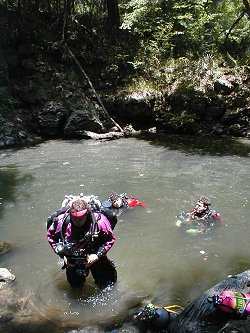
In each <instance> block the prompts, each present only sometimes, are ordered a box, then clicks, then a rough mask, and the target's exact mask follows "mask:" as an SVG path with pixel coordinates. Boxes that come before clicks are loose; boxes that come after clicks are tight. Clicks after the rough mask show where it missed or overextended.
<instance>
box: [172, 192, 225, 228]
mask: <svg viewBox="0 0 250 333" xmlns="http://www.w3.org/2000/svg"><path fill="white" fill-rule="evenodd" d="M210 205H211V203H210V202H209V200H208V198H207V197H205V196H201V197H200V198H199V199H198V200H197V203H196V205H195V207H194V208H193V209H192V210H191V211H190V212H187V213H186V212H181V214H180V215H179V216H178V217H177V218H178V219H177V222H176V226H177V227H185V230H186V232H188V233H194V234H195V233H202V234H205V233H208V232H210V231H211V230H212V229H213V227H215V226H218V225H220V224H221V223H222V222H223V221H222V218H221V217H220V214H219V213H217V212H216V211H215V210H211V209H210V208H209V206H210Z"/></svg>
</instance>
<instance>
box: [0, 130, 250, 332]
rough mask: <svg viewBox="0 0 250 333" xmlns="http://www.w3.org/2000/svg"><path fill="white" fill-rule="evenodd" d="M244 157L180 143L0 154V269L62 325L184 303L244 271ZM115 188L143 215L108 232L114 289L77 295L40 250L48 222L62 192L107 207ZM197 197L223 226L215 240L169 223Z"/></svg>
mask: <svg viewBox="0 0 250 333" xmlns="http://www.w3.org/2000/svg"><path fill="white" fill-rule="evenodd" d="M249 152H250V141H245V142H244V141H235V140H232V139H229V138H223V139H215V138H211V137H209V138H208V139H205V138H200V139H197V138H192V137H178V136H169V137H166V136H164V137H158V138H157V139H153V138H142V139H135V138H130V139H120V140H116V141H109V142H97V141H92V140H89V141H86V140H82V141H49V142H46V143H43V144H40V145H38V146H36V147H32V148H25V149H21V150H1V151H0V186H1V187H0V197H1V199H0V203H1V205H0V225H1V236H0V241H9V242H10V243H11V244H13V250H12V251H10V252H9V253H7V254H5V255H3V256H1V267H7V268H8V269H10V270H11V272H12V273H13V274H14V275H16V282H15V284H16V288H17V291H18V292H20V293H21V294H23V293H29V292H34V293H35V294H36V295H37V303H36V304H37V305H36V306H37V307H38V308H39V310H40V311H41V312H42V313H44V314H46V315H47V316H49V317H50V318H51V319H53V320H55V321H57V324H58V323H59V326H61V327H69V326H72V327H76V328H78V327H84V326H87V325H90V324H91V323H92V324H93V321H94V322H95V324H97V325H109V324H111V325H112V323H115V322H117V321H119V320H121V319H123V318H124V317H126V315H127V314H128V313H129V311H130V310H131V309H132V308H133V307H135V306H137V305H139V304H141V303H142V302H149V301H152V302H153V303H155V304H159V305H162V306H166V305H169V304H172V303H174V304H176V303H177V304H180V305H182V306H186V305H187V304H188V303H189V302H190V301H192V300H193V299H194V298H196V297H197V296H198V295H200V294H201V293H202V292H204V291H205V290H206V289H208V288H210V287H212V286H213V285H214V284H216V283H217V282H219V281H220V280H222V279H224V278H225V277H226V276H227V275H229V274H235V273H239V272H241V271H243V270H246V269H249V252H250V250H249V246H248V244H249V216H250V203H249V202H250V195H249V187H250V162H249ZM112 191H116V192H119V193H122V192H126V193H128V195H130V196H135V197H137V198H138V199H140V200H142V201H144V202H145V203H147V204H148V208H147V209H144V208H142V207H138V208H135V209H133V210H130V211H127V212H125V213H124V214H123V215H121V216H120V220H119V222H118V224H117V226H116V228H115V234H116V237H117V241H116V244H115V245H114V247H113V248H112V249H111V251H110V252H109V258H110V259H112V260H114V261H115V263H116V266H117V271H118V283H117V285H116V286H115V287H113V288H111V289H110V290H107V291H105V292H101V293H100V292H99V291H98V290H97V289H96V287H95V285H94V283H93V280H92V278H91V277H89V278H88V280H87V283H86V286H85V288H84V289H83V291H82V292H81V293H77V294H74V293H73V292H72V291H71V289H70V288H69V286H68V284H67V282H66V278H65V272H64V271H62V270H61V269H60V267H59V266H58V264H57V256H56V255H55V254H54V253H53V252H52V250H51V249H50V247H49V245H48V243H47V240H46V231H45V222H46V219H47V216H48V215H49V214H50V213H51V212H53V211H54V210H55V209H57V208H59V207H60V204H61V202H62V200H63V198H64V195H65V194H71V193H73V194H79V193H80V192H83V193H85V194H86V195H90V194H96V195H98V196H99V198H100V199H101V200H105V199H106V198H107V197H108V196H109V194H110V193H111V192H112ZM200 194H204V195H206V196H208V197H209V198H210V200H211V202H212V207H211V208H213V209H215V210H217V211H218V212H219V213H220V214H221V216H222V217H223V219H224V226H223V227H222V228H220V229H218V230H217V231H216V233H215V234H212V235H203V236H193V235H188V234H185V233H183V232H182V231H181V230H180V229H179V228H177V227H176V226H175V221H176V215H178V213H179V212H180V211H182V210H188V209H190V208H191V207H193V205H194V203H195V202H196V199H197V198H198V197H199V195H200Z"/></svg>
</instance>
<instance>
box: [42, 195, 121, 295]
mask: <svg viewBox="0 0 250 333" xmlns="http://www.w3.org/2000/svg"><path fill="white" fill-rule="evenodd" d="M47 239H48V242H49V244H50V246H51V247H52V249H53V250H54V252H55V253H56V254H57V255H59V256H60V257H61V258H63V260H64V266H63V268H66V276H67V280H68V282H69V283H70V285H71V287H72V288H77V287H81V286H82V285H83V283H84V282H85V280H86V277H87V276H88V275H89V272H91V273H92V276H93V278H94V280H95V283H96V285H97V286H98V287H99V288H101V289H103V288H105V287H107V286H108V285H110V284H112V283H115V282H116V280H117V272H116V268H115V266H114V263H113V262H112V261H110V260H109V259H108V258H107V255H106V254H107V252H108V251H109V250H110V249H111V247H112V246H113V245H114V243H115V236H114V233H113V231H112V228H111V225H110V222H109V220H108V219H107V218H106V217H105V215H104V214H102V213H100V212H93V211H92V210H91V208H90V207H89V205H88V203H87V202H86V201H84V200H82V199H76V200H73V201H72V202H71V204H70V208H69V209H68V210H67V211H66V213H64V214H61V215H59V216H58V217H55V218H54V220H53V222H52V224H51V225H50V227H49V228H48V230H47Z"/></svg>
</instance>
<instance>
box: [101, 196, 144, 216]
mask: <svg viewBox="0 0 250 333" xmlns="http://www.w3.org/2000/svg"><path fill="white" fill-rule="evenodd" d="M138 206H141V207H144V208H147V205H146V204H145V203H144V202H142V201H139V200H138V199H136V198H134V197H128V196H127V194H126V193H121V194H118V193H111V195H110V196H109V198H108V200H106V201H103V202H102V207H106V208H109V209H111V210H112V211H113V212H114V214H115V215H117V216H119V215H120V214H121V213H122V212H123V211H125V210H127V209H130V208H133V207H138Z"/></svg>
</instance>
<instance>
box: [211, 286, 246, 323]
mask: <svg viewBox="0 0 250 333" xmlns="http://www.w3.org/2000/svg"><path fill="white" fill-rule="evenodd" d="M208 302H210V303H213V304H214V305H215V306H216V307H217V308H218V309H220V310H222V311H224V312H227V313H233V314H235V315H236V316H237V317H238V318H241V319H242V318H245V317H246V316H247V315H248V314H250V294H243V293H240V292H238V291H232V290H225V291H223V292H222V293H221V294H217V295H213V296H211V297H208Z"/></svg>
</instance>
